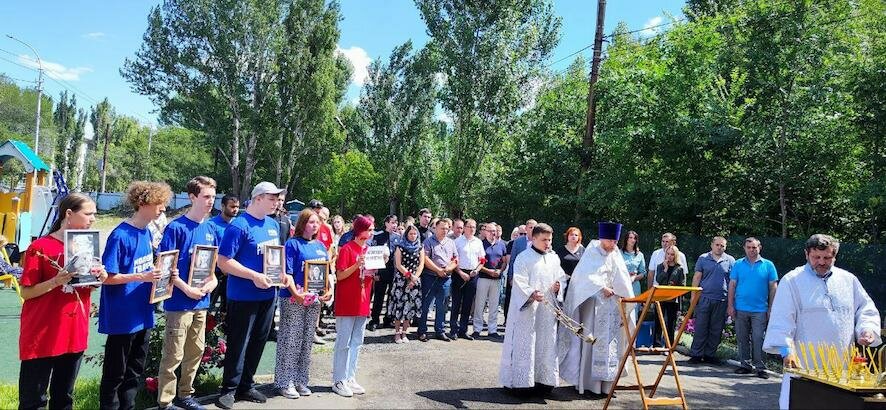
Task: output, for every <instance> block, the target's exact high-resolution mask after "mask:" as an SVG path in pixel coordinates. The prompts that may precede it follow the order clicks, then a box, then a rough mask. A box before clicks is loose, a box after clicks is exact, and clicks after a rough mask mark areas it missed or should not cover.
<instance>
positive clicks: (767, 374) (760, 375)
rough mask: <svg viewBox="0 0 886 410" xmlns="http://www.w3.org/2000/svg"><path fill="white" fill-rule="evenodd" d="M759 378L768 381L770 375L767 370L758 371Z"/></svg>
mask: <svg viewBox="0 0 886 410" xmlns="http://www.w3.org/2000/svg"><path fill="white" fill-rule="evenodd" d="M757 377H759V378H761V379H768V378H769V373H766V370H757Z"/></svg>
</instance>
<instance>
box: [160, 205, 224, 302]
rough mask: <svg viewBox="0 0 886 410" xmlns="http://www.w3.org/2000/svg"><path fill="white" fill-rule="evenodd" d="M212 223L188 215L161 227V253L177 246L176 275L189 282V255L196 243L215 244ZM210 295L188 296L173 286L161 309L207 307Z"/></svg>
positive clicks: (214, 230) (216, 242) (191, 253)
mask: <svg viewBox="0 0 886 410" xmlns="http://www.w3.org/2000/svg"><path fill="white" fill-rule="evenodd" d="M215 235H216V227H215V224H212V223H210V222H208V221H207V222H203V223H200V222H197V221H194V220H191V219H190V218H188V217H187V216H184V215H182V216H180V217H178V218H175V219H174V220H173V221H172V222H170V223H169V225H166V229H165V230H163V239H161V240H160V248H159V249H160V252H166V251H171V250H174V249H178V263H177V264H176V267H178V276H179V277H180V278H181V280H183V281H185V283H188V279H189V278H190V276H189V275H190V273H191V272H190V271H191V256H192V255H193V254H194V247H196V246H197V245H211V246H216V245H218V240H217V239H216V236H215ZM209 296H210V295H209V294H207V295H206V296H203V297H202V298H200V299H191V298H190V297H188V295H186V294H185V293H184V292H182V291H181V289H179V288H178V287H176V286H173V287H172V297H171V298H169V299H166V301H165V302H163V309H165V310H166V311H169V312H179V311H183V310H196V309H208V308H209Z"/></svg>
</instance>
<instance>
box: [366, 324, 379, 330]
mask: <svg viewBox="0 0 886 410" xmlns="http://www.w3.org/2000/svg"><path fill="white" fill-rule="evenodd" d="M375 329H378V322H375V321H372V322H369V324H368V325H366V330H368V331H370V332H373V331H375Z"/></svg>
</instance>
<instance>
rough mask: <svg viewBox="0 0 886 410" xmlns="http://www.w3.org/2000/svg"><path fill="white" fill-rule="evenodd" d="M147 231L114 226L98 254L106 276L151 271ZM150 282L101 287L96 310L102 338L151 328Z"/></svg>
mask: <svg viewBox="0 0 886 410" xmlns="http://www.w3.org/2000/svg"><path fill="white" fill-rule="evenodd" d="M152 240H153V239H152V237H151V231H150V230H148V228H144V229H139V228H136V227H135V226H132V225H130V224H129V223H126V222H123V223H121V224H120V225H117V227H116V228H114V230H113V231H111V235H110V236H108V242H107V243H106V244H105V252H104V253H103V254H102V263H103V264H104V265H105V270H107V271H108V274H109V275H129V274H133V273H143V272H148V271H152V270H154V249H153V247H152V246H151V242H152ZM150 299H151V282H129V283H124V284H120V285H102V290H101V303H100V304H99V308H98V331H99V333H104V334H106V335H122V334H131V333H135V332H139V331H141V330H143V329H150V328H152V327H154V305H152V304H150V303H148V301H149V300H150Z"/></svg>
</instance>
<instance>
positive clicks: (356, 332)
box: [332, 216, 375, 397]
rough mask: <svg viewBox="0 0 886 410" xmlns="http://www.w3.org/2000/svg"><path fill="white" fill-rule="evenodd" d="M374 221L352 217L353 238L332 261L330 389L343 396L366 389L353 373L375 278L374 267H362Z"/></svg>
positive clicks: (363, 217)
mask: <svg viewBox="0 0 886 410" xmlns="http://www.w3.org/2000/svg"><path fill="white" fill-rule="evenodd" d="M373 222H374V221H373V220H372V218H371V217H366V216H358V217H357V218H355V219H354V223H353V231H354V239H353V240H352V241H350V242H348V243H346V244H344V246H342V247H341V249H340V250H339V254H338V260H337V261H336V262H335V267H336V273H335V277H336V284H335V331H336V336H335V350H334V352H333V356H332V380H333V385H332V391H334V392H335V393H336V394H338V395H340V396H344V397H351V396H353V395H355V394H363V393H365V392H366V390H364V389H363V387H362V386H360V385H359V384H358V383H357V380H356V379H355V377H356V374H357V357H358V355H359V354H360V346H362V345H363V332H364V331H365V327H364V326H365V324H366V317H367V316H369V298H370V294H371V292H372V282H373V280H374V278H375V270H366V269H364V267H363V255H364V254H365V253H366V241H367V240H369V238H370V237H372V224H373Z"/></svg>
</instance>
